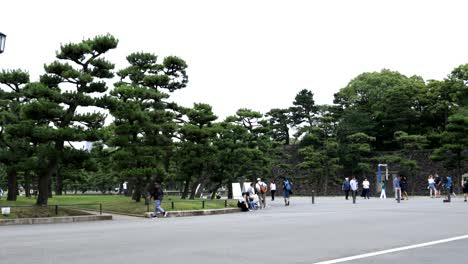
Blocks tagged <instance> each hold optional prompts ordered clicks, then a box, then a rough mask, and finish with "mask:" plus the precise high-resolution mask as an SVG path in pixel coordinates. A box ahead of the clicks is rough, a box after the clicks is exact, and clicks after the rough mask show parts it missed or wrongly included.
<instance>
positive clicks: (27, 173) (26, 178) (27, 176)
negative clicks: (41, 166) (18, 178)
mask: <svg viewBox="0 0 468 264" xmlns="http://www.w3.org/2000/svg"><path fill="white" fill-rule="evenodd" d="M24 191H25V192H26V197H28V198H31V173H30V171H29V170H27V171H25V172H24Z"/></svg>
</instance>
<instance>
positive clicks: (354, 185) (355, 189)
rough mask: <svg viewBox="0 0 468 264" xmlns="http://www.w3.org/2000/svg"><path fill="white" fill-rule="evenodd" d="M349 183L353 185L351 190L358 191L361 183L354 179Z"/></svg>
mask: <svg viewBox="0 0 468 264" xmlns="http://www.w3.org/2000/svg"><path fill="white" fill-rule="evenodd" d="M349 185H351V190H353V191H357V189H358V185H359V183H358V182H357V181H356V180H354V179H352V180H351V181H350V182H349Z"/></svg>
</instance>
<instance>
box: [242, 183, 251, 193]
mask: <svg viewBox="0 0 468 264" xmlns="http://www.w3.org/2000/svg"><path fill="white" fill-rule="evenodd" d="M250 184H251V182H244V189H242V191H244V192H246V191H247V190H248V189H249V188H250Z"/></svg>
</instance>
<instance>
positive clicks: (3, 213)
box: [2, 207, 10, 215]
mask: <svg viewBox="0 0 468 264" xmlns="http://www.w3.org/2000/svg"><path fill="white" fill-rule="evenodd" d="M9 214H10V207H2V215H9Z"/></svg>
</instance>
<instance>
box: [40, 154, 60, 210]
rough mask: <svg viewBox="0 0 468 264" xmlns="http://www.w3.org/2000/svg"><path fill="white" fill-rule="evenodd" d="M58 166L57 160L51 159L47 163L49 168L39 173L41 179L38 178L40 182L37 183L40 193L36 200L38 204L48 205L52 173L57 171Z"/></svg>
mask: <svg viewBox="0 0 468 264" xmlns="http://www.w3.org/2000/svg"><path fill="white" fill-rule="evenodd" d="M56 168H57V160H51V161H49V163H48V165H47V169H46V170H45V171H43V172H42V173H41V174H39V179H38V184H37V189H38V194H37V200H36V205H47V201H48V199H49V196H50V194H49V192H50V191H49V190H51V188H50V187H51V186H50V184H51V179H52V175H53V174H54V172H55V171H56Z"/></svg>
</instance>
